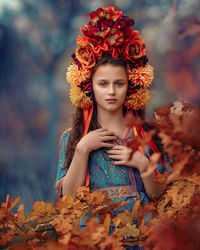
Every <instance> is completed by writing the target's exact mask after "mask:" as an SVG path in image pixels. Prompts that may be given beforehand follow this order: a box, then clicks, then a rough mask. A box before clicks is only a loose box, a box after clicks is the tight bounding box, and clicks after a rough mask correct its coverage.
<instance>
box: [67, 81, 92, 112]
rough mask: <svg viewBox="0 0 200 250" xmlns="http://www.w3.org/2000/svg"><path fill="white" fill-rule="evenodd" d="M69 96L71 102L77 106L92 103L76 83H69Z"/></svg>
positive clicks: (80, 106) (81, 106)
mask: <svg viewBox="0 0 200 250" xmlns="http://www.w3.org/2000/svg"><path fill="white" fill-rule="evenodd" d="M69 97H70V100H71V102H72V104H73V105H75V106H76V107H78V108H82V109H83V108H88V107H89V106H91V105H92V101H91V99H90V97H88V96H86V94H85V93H84V92H82V91H81V89H80V88H79V87H78V86H76V85H71V88H70V91H69Z"/></svg>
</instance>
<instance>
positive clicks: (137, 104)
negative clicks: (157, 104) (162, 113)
mask: <svg viewBox="0 0 200 250" xmlns="http://www.w3.org/2000/svg"><path fill="white" fill-rule="evenodd" d="M149 99H150V97H149V91H148V90H145V89H142V88H141V89H139V90H138V91H137V92H136V93H134V94H132V95H130V96H128V97H127V98H126V101H125V103H124V105H125V106H126V107H127V109H133V110H138V109H144V108H145V106H146V105H147V104H148V101H149Z"/></svg>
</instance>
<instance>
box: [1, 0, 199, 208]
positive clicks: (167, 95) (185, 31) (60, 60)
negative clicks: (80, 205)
mask: <svg viewBox="0 0 200 250" xmlns="http://www.w3.org/2000/svg"><path fill="white" fill-rule="evenodd" d="M111 5H112V6H115V7H116V8H118V9H122V10H123V11H124V14H125V15H128V16H129V17H131V18H133V19H134V20H135V26H134V27H135V29H139V30H140V32H141V35H142V37H143V39H144V40H145V42H146V45H147V56H148V57H149V59H150V63H151V65H153V66H154V67H155V80H154V84H153V86H152V91H151V102H150V104H149V106H148V108H147V117H148V118H149V119H150V117H151V116H152V114H153V110H154V108H157V107H159V106H164V105H167V104H169V103H172V102H173V101H174V100H177V99H178V98H182V99H184V100H187V101H190V102H193V103H195V104H199V100H200V97H199V96H200V70H199V66H200V3H199V0H180V1H178V0H174V1H173V0H140V1H138V0H113V1H107V0H105V1H102V0H98V1H97V0H76V1H74V0H57V1H53V0H34V1H30V0H12V1H9V0H0V202H3V201H5V199H6V195H7V194H9V195H10V197H12V198H16V197H17V196H21V202H22V203H23V204H24V205H25V212H26V213H28V212H29V211H30V210H31V209H32V205H33V203H34V202H35V201H36V200H44V201H45V202H49V201H51V202H53V201H55V200H56V197H57V196H56V192H55V187H54V185H55V178H56V171H57V161H58V146H59V139H60V136H61V134H62V132H63V131H64V130H65V129H67V128H69V127H70V122H71V116H72V114H73V110H74V108H73V107H72V105H71V103H70V101H69V98H68V90H69V87H68V84H67V83H66V80H65V71H66V68H67V66H68V65H69V64H70V62H71V54H72V52H73V50H74V48H75V47H76V44H75V39H76V37H77V36H78V35H80V27H83V26H84V24H87V23H88V22H89V19H88V17H87V13H89V12H91V11H94V10H96V9H97V8H98V7H100V6H111Z"/></svg>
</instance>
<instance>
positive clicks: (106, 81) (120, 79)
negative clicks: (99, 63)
mask: <svg viewBox="0 0 200 250" xmlns="http://www.w3.org/2000/svg"><path fill="white" fill-rule="evenodd" d="M100 81H105V82H108V80H107V79H103V78H102V79H99V80H97V82H100ZM117 81H125V79H116V80H115V82H117Z"/></svg>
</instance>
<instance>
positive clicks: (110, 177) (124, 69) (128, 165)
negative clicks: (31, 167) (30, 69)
mask: <svg viewBox="0 0 200 250" xmlns="http://www.w3.org/2000/svg"><path fill="white" fill-rule="evenodd" d="M88 16H89V18H90V19H91V21H90V23H89V24H88V25H85V27H84V29H83V30H82V33H83V35H84V36H82V37H78V38H77V43H78V45H79V46H78V47H77V48H76V50H75V53H74V54H73V63H72V65H71V66H69V68H68V72H67V80H68V82H69V83H70V85H71V89H70V98H71V101H72V103H73V104H74V105H75V106H77V110H76V113H75V116H74V119H73V125H72V129H70V130H67V131H65V132H64V134H63V135H62V137H61V143H60V153H59V164H58V172H57V184H56V186H57V190H58V193H59V195H60V196H65V195H67V194H68V195H71V196H73V197H75V196H76V190H77V188H78V187H80V186H83V185H86V186H89V188H90V190H91V191H92V190H97V189H101V190H102V189H103V190H104V191H105V192H107V194H108V196H109V197H110V198H111V199H113V201H115V199H116V198H117V197H119V195H120V194H121V198H120V199H121V200H126V201H128V202H127V205H126V207H123V208H122V209H121V210H120V211H123V209H128V210H131V209H132V206H133V205H134V202H135V197H136V195H137V194H139V197H140V200H141V202H144V203H147V202H148V201H149V200H150V199H152V198H158V197H159V196H160V195H161V193H162V192H163V190H164V188H165V187H164V186H163V185H160V184H157V183H156V179H155V173H154V172H153V173H152V172H151V173H150V174H146V175H143V173H145V172H146V171H147V169H148V166H149V163H150V161H149V159H148V157H147V155H150V154H151V153H152V150H151V149H150V147H149V146H147V148H148V152H145V153H142V152H141V151H139V150H137V151H135V152H134V153H133V154H132V157H131V158H130V154H131V153H132V150H131V149H130V148H128V147H127V146H126V143H127V141H129V140H131V139H132V135H136V134H138V133H139V135H140V134H141V133H142V131H143V130H142V129H141V128H139V127H137V128H136V127H134V128H129V127H126V123H125V115H126V112H127V111H130V110H132V111H133V112H135V113H136V114H141V113H142V112H141V110H143V109H144V107H145V105H146V104H147V102H148V99H149V93H148V90H147V88H148V86H149V85H150V84H151V82H152V80H153V68H152V67H151V66H150V65H149V64H147V61H148V59H147V57H146V55H145V45H144V41H143V40H142V39H141V37H140V36H139V35H138V31H135V30H133V29H132V25H133V24H134V22H133V21H132V20H131V19H129V18H128V17H126V16H123V15H122V11H118V10H116V9H115V8H114V7H106V8H103V7H102V8H99V9H98V10H97V11H95V12H92V13H91V14H89V15H88ZM154 146H155V145H154ZM154 148H155V147H154ZM143 151H145V150H143ZM157 169H158V171H160V172H161V171H163V167H162V164H161V163H158V164H157ZM141 175H142V176H143V177H141ZM117 212H119V211H117Z"/></svg>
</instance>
